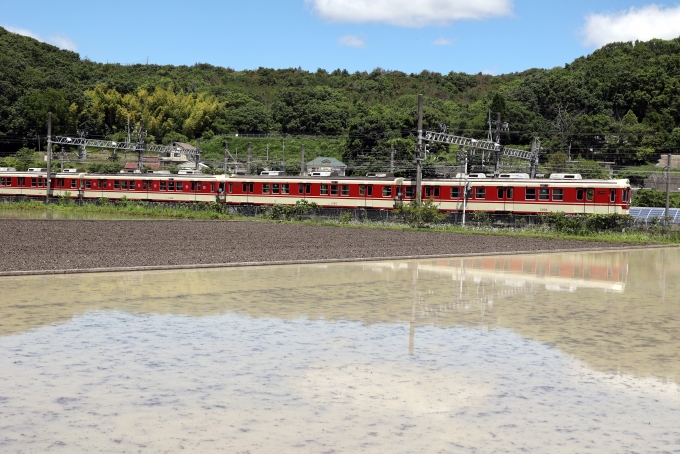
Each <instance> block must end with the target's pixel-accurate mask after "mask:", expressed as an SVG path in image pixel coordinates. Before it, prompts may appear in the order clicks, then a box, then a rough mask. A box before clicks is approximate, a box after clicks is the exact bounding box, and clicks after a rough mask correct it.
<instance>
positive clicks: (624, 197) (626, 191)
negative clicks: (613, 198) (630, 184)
mask: <svg viewBox="0 0 680 454" xmlns="http://www.w3.org/2000/svg"><path fill="white" fill-rule="evenodd" d="M621 201H622V202H627V201H628V189H624V190H623V196H622V197H621Z"/></svg>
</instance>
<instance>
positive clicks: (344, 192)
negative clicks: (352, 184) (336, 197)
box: [340, 184, 349, 196]
mask: <svg viewBox="0 0 680 454" xmlns="http://www.w3.org/2000/svg"><path fill="white" fill-rule="evenodd" d="M340 194H341V195H344V196H348V195H349V185H346V184H343V185H342V192H341V193H340Z"/></svg>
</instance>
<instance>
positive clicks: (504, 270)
mask: <svg viewBox="0 0 680 454" xmlns="http://www.w3.org/2000/svg"><path fill="white" fill-rule="evenodd" d="M625 257H626V255H624V254H621V255H620V256H619V255H618V254H612V253H608V254H599V253H590V254H583V253H578V254H577V253H574V254H559V255H557V254H555V255H550V254H548V255H527V256H518V255H513V256H499V257H474V258H461V259H440V260H434V261H427V262H423V263H419V264H418V271H423V272H434V273H440V274H447V275H451V276H452V278H453V279H454V280H461V281H465V280H473V281H476V282H480V281H481V280H482V279H485V280H492V281H494V282H497V283H500V284H503V285H505V286H510V287H524V286H525V285H527V284H539V285H544V286H545V288H546V290H550V291H567V292H574V291H576V290H577V289H578V288H591V289H602V290H603V291H608V292H623V291H624V290H625V286H626V281H627V280H628V262H627V260H626V259H625ZM391 266H393V265H391Z"/></svg>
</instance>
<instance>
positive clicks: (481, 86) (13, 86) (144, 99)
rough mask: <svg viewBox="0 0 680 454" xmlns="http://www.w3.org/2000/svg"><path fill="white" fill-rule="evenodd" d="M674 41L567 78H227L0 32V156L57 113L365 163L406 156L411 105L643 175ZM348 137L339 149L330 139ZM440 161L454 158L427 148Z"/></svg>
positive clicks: (670, 141)
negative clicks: (324, 143)
mask: <svg viewBox="0 0 680 454" xmlns="http://www.w3.org/2000/svg"><path fill="white" fill-rule="evenodd" d="M679 77H680V39H675V40H670V41H663V40H652V41H649V42H636V43H613V44H609V45H607V46H604V47H603V48H601V49H599V50H597V51H595V52H594V53H593V54H592V55H589V56H587V57H582V58H579V59H577V60H575V61H574V62H573V63H571V64H568V65H566V66H565V67H558V68H554V69H550V70H540V69H530V70H527V71H525V72H522V73H515V74H506V75H500V76H491V75H482V74H477V75H470V74H463V73H456V72H451V73H449V74H439V73H435V72H430V71H422V72H421V73H419V74H405V73H402V72H400V71H386V70H383V69H381V68H376V69H374V70H373V71H371V72H356V73H353V74H351V73H349V72H347V71H346V70H342V69H336V70H334V71H332V72H327V71H325V70H323V69H319V70H317V71H316V72H308V71H303V70H301V69H300V68H297V69H296V68H289V69H278V70H275V69H268V68H259V69H257V70H249V71H234V70H233V69H230V68H222V67H216V66H211V65H209V64H196V65H193V66H171V65H167V66H159V65H130V66H125V65H120V64H103V63H95V62H92V61H90V60H87V59H81V58H80V56H79V55H78V54H77V53H74V52H70V51H64V50H60V49H58V48H56V47H54V46H51V45H49V44H45V43H42V42H39V41H36V40H34V39H32V38H28V37H24V36H19V35H16V34H13V33H10V32H7V31H6V30H4V29H2V28H0V152H3V153H4V154H7V153H8V152H13V151H16V150H17V149H19V148H21V147H22V146H28V147H29V148H36V147H37V136H39V135H41V136H43V139H44V136H45V134H46V126H45V119H46V116H47V112H48V111H51V112H53V118H54V131H55V133H56V134H76V131H77V130H79V129H83V130H87V131H88V134H89V136H90V137H111V138H114V139H118V140H120V139H121V138H122V137H124V135H125V133H124V131H125V128H126V125H127V121H128V117H129V118H130V119H131V122H132V124H133V126H134V125H136V124H137V123H138V122H139V120H140V119H142V118H143V119H144V124H145V126H146V128H147V129H148V132H149V137H148V138H147V140H148V141H153V142H156V143H169V142H172V141H176V140H178V141H184V142H188V141H192V140H194V139H196V138H203V139H204V140H206V141H208V140H210V139H211V138H212V137H214V136H215V135H219V134H229V133H236V132H238V133H241V134H244V133H260V134H263V133H280V134H289V135H312V136H334V137H336V140H335V142H337V143H339V144H340V145H339V147H340V149H339V150H337V151H338V154H340V155H342V158H343V159H345V160H346V161H347V162H348V163H350V164H352V163H361V164H362V165H365V166H369V167H370V166H371V165H372V164H375V165H378V164H379V163H385V162H386V161H387V160H389V150H390V148H391V147H394V148H395V149H396V150H397V155H398V158H400V159H402V160H404V161H406V160H409V159H410V158H411V156H412V153H413V145H414V134H415V120H416V105H417V101H416V97H417V94H418V93H423V94H425V100H426V101H425V104H426V105H425V125H426V128H428V129H436V130H438V129H439V125H440V123H441V122H444V123H446V124H447V125H449V127H450V131H451V132H452V133H455V134H460V135H465V136H471V137H476V138H485V137H486V131H487V128H488V126H487V117H488V112H489V109H491V110H493V111H500V112H502V116H503V120H504V121H508V122H509V123H510V129H511V133H510V134H509V135H508V136H507V137H505V138H504V141H505V143H507V144H512V145H515V146H520V147H521V146H529V144H530V142H531V140H532V138H533V137H535V136H537V137H540V138H541V141H542V144H543V148H544V149H545V150H546V159H553V160H556V161H559V160H560V159H563V157H565V155H566V154H567V153H570V154H571V156H572V157H574V158H577V157H578V156H581V157H582V158H584V159H586V158H588V159H594V160H598V161H612V162H615V163H616V164H618V165H634V164H644V163H647V162H650V161H654V160H656V159H657V158H658V155H659V154H661V153H667V152H673V153H675V152H677V151H678V147H679V146H680V128H679V127H678V126H680V80H679ZM338 136H339V138H341V139H342V140H340V141H338V140H337V137H338ZM435 149H436V150H438V151H439V155H440V159H441V160H442V161H446V162H453V161H455V151H456V150H448V149H447V148H444V147H438V148H435Z"/></svg>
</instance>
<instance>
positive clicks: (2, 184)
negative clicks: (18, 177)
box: [0, 177, 5, 186]
mask: <svg viewBox="0 0 680 454" xmlns="http://www.w3.org/2000/svg"><path fill="white" fill-rule="evenodd" d="M4 185H5V177H0V186H4Z"/></svg>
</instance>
